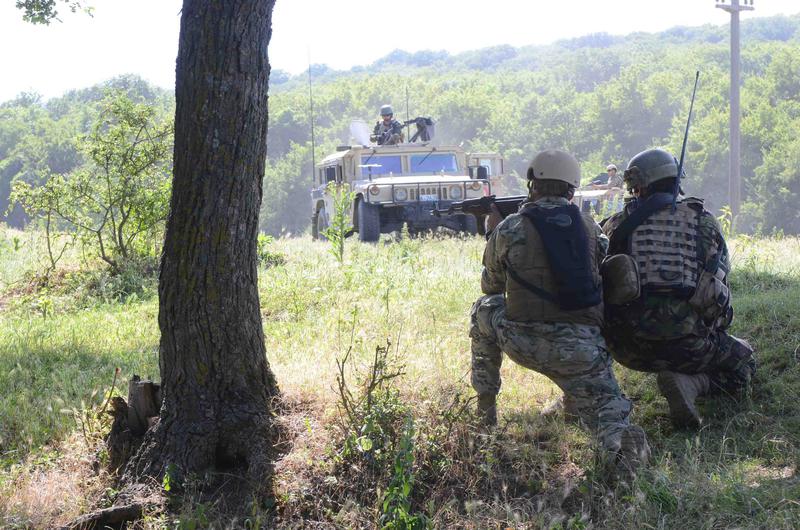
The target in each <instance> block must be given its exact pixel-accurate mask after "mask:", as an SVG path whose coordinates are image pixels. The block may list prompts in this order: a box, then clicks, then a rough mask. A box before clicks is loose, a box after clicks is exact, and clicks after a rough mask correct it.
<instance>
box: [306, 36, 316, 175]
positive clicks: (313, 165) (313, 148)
mask: <svg viewBox="0 0 800 530" xmlns="http://www.w3.org/2000/svg"><path fill="white" fill-rule="evenodd" d="M308 108H309V111H308V121H309V122H310V124H311V182H312V183H313V182H314V172H315V170H316V167H317V157H316V152H315V151H316V145H315V139H314V91H313V89H312V85H311V49H310V48H309V50H308Z"/></svg>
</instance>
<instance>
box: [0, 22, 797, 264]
mask: <svg viewBox="0 0 800 530" xmlns="http://www.w3.org/2000/svg"><path fill="white" fill-rule="evenodd" d="M742 32H743V40H744V41H745V43H746V46H745V47H744V49H743V56H742V66H743V88H742V176H743V197H742V198H743V206H742V213H741V215H740V216H739V218H738V219H737V220H736V228H737V229H738V230H740V231H745V232H752V233H767V234H769V233H773V232H776V231H782V232H784V233H791V234H797V233H800V214H798V209H797V208H796V204H797V201H798V199H800V140H798V139H797V137H796V134H794V131H796V130H800V16H794V17H772V18H765V19H753V20H749V21H746V22H745V23H744V24H743V30H742ZM728 65H729V56H728V43H727V28H726V27H725V26H704V27H700V28H674V29H672V30H669V31H667V32H662V33H658V34H632V35H628V36H625V37H614V36H609V35H603V34H598V35H590V36H587V37H582V38H579V39H572V40H570V41H562V42H558V43H555V44H552V45H548V46H530V47H522V48H513V47H511V46H499V47H492V48H486V49H482V50H477V51H471V52H465V53H462V54H458V55H450V54H447V53H446V52H437V51H424V52H417V53H408V52H403V51H395V52H393V53H391V54H389V55H387V56H386V57H384V58H383V59H381V60H379V61H376V62H375V63H374V64H372V65H368V66H364V67H356V68H353V69H351V70H349V71H345V72H342V71H334V70H331V69H330V68H328V67H326V66H324V65H313V66H312V68H311V77H312V82H313V97H314V115H313V121H314V129H315V136H316V137H315V139H314V140H315V144H316V148H315V152H314V153H313V155H314V156H315V158H316V159H317V160H320V159H321V158H322V157H323V156H324V155H325V154H327V153H329V152H330V151H332V150H333V149H335V147H336V146H337V145H341V144H343V143H349V141H350V138H349V124H350V121H351V120H352V119H364V120H366V121H368V122H371V121H372V120H373V119H375V115H376V112H377V109H378V108H379V107H380V105H381V104H383V103H387V102H390V103H392V104H393V105H394V107H395V111H396V112H397V114H398V115H399V116H398V117H400V118H405V116H406V114H408V116H409V117H412V118H413V117H415V116H431V117H433V118H434V120H436V122H437V134H438V137H437V141H438V142H441V143H449V144H456V145H463V146H464V148H465V149H467V150H491V151H499V152H500V153H502V154H503V155H504V156H505V157H506V159H507V161H508V167H509V168H511V169H512V170H513V171H514V172H516V173H517V174H519V175H524V170H525V166H526V164H527V162H528V160H529V158H530V157H531V156H532V154H533V153H535V152H537V151H538V150H540V149H542V148H545V147H554V148H561V149H565V150H568V151H570V152H572V153H574V154H575V155H576V156H577V157H578V159H579V160H580V161H581V162H582V165H583V171H584V176H585V178H586V179H587V180H588V179H590V178H592V177H594V176H595V175H596V174H597V173H599V172H601V171H602V170H603V168H605V166H606V165H607V164H609V163H615V164H617V165H618V166H620V165H622V166H624V165H625V164H626V163H627V161H628V159H629V158H630V157H632V156H633V155H634V154H636V153H637V152H639V151H641V150H643V149H646V148H648V147H652V146H663V147H666V148H668V149H670V150H672V151H673V152H676V153H677V152H678V151H679V148H680V143H681V140H682V134H683V125H684V124H685V119H686V114H687V112H688V105H689V96H690V92H691V83H692V81H693V77H694V76H693V73H694V71H695V70H698V69H699V70H700V71H701V80H700V88H699V91H698V98H697V103H696V106H695V119H694V122H693V124H692V129H691V133H690V138H689V144H688V151H687V164H686V168H687V173H688V178H687V179H686V181H685V189H686V191H687V193H689V194H693V195H699V196H702V197H705V198H706V200H707V203H708V204H709V206H710V207H711V208H712V209H714V210H716V211H720V210H721V209H722V208H723V207H724V206H725V205H727V204H728V186H727V178H728V90H729V81H728V79H729V78H728ZM270 81H271V87H270V92H271V94H270V110H271V112H270V116H269V120H270V121H269V131H270V132H269V135H268V151H267V153H268V155H267V165H266V170H265V179H264V200H263V205H262V209H261V215H260V227H261V229H262V230H263V231H265V232H267V233H270V234H272V235H297V234H301V233H304V232H305V231H306V230H307V229H308V226H309V217H310V206H309V194H308V192H309V188H310V186H311V160H312V142H311V133H310V131H311V127H310V123H311V119H312V116H311V115H310V105H309V91H308V79H307V76H306V75H299V76H294V77H292V76H289V75H288V74H286V73H285V72H280V71H275V72H273V74H272V76H271V79H270ZM112 93H113V94H116V96H113V97H117V98H120V97H124V98H126V99H127V100H128V101H129V104H130V105H145V106H148V107H150V108H152V111H151V118H152V120H153V124H154V125H153V126H154V127H155V126H158V127H169V125H168V124H169V122H170V121H171V120H172V116H173V114H174V100H173V95H172V93H171V92H170V91H166V90H162V89H159V88H156V87H153V86H150V85H149V84H148V83H146V82H145V81H143V80H142V79H140V78H138V77H136V76H131V75H128V76H122V77H119V78H115V79H112V80H110V81H108V82H106V83H103V84H101V85H98V86H95V87H91V88H88V89H84V90H76V91H72V92H70V93H67V94H65V95H64V96H62V97H60V98H54V99H51V100H49V101H42V100H41V98H40V97H39V96H37V95H36V94H20V96H18V97H17V98H15V99H14V100H11V101H7V102H5V103H3V104H2V105H0V209H2V212H3V213H4V220H6V221H7V222H8V223H9V224H11V225H14V226H23V225H24V224H25V223H27V222H28V221H29V216H30V215H31V213H36V212H35V211H33V212H32V211H30V210H32V209H31V208H28V210H29V211H27V212H26V211H25V210H24V209H23V208H22V207H21V205H20V204H19V202H18V203H17V204H12V203H11V202H10V201H9V198H10V196H11V193H12V189H13V188H14V183H15V182H17V183H27V184H28V185H30V187H31V188H32V189H35V188H37V187H41V186H42V185H44V184H45V183H46V182H48V181H49V180H50V179H51V178H52V177H53V176H55V175H57V176H60V177H61V178H62V180H66V181H69V180H70V179H72V180H75V181H77V180H79V178H81V177H80V175H83V176H84V178H85V177H86V175H96V174H97V169H98V167H100V166H99V165H98V160H96V157H93V156H92V155H91V153H90V152H88V151H87V149H88V144H87V142H88V141H90V140H91V139H92V138H94V139H95V140H97V139H98V136H97V135H98V134H101V133H102V132H103V131H107V130H109V128H111V127H112V126H113V127H117V125H114V124H118V122H117V121H113V120H112V121H108V117H109V114H108V106H109V105H110V103H109V97H112V96H110V94H112ZM407 95H408V98H407V97H406V96H407ZM118 104H119V103H118ZM140 110H141V109H140ZM142 112H143V111H142ZM104 120H105V121H104ZM117 129H119V127H117ZM123 136H124V135H123ZM123 136H120V135H117V139H118V140H119V141H123V140H125V138H123ZM126 141H130V138H127V140H126ZM169 142H171V140H169V141H168V142H167V144H168V143H169ZM170 145H171V144H170ZM162 147H163V146H162ZM162 151H163V155H164V156H163V157H162V158H163V159H162V160H161V161H160V162H159V163H155V162H154V164H155V165H154V167H159V168H163V167H165V166H168V165H169V163H170V160H169V152H168V151H169V150H168V149H161V150H159V149H155V148H153V149H151V152H158V153H161V152H162ZM148 175H149V174H148ZM140 180H142V179H140ZM167 181H168V179H161V180H159V179H155V180H154V178H150V177H148V179H144V181H143V182H144V184H143V185H149V184H147V183H149V182H152V183H154V185H156V184H155V183H156V182H158V184H157V185H158V186H162V187H161V192H160V194H159V195H158V197H154V199H157V198H163V197H164V196H166V195H164V194H165V193H168V189H167V190H165V189H163V182H167ZM18 186H19V184H18ZM162 203H163V201H162ZM33 210H36V209H35V208H34V209H33ZM40 213H41V211H40ZM148 215H150V217H151V218H153V212H150V213H148ZM155 218H158V216H157V215H155ZM144 247H147V248H149V246H148V245H144ZM110 259H114V258H113V256H110ZM107 261H108V260H107Z"/></svg>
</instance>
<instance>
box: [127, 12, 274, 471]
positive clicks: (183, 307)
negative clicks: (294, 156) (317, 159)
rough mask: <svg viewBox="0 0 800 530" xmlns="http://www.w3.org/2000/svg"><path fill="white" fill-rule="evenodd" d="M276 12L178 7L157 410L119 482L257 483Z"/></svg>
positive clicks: (266, 454)
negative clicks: (264, 219) (261, 217)
mask: <svg viewBox="0 0 800 530" xmlns="http://www.w3.org/2000/svg"><path fill="white" fill-rule="evenodd" d="M274 3H275V0H225V1H224V2H216V1H213V0H184V2H183V11H182V15H181V30H180V45H179V50H178V60H177V69H176V88H175V99H176V111H175V149H174V175H173V187H172V199H171V204H170V215H169V219H168V221H167V231H166V238H165V242H164V249H163V254H162V260H161V270H160V276H159V316H158V322H159V327H160V329H161V342H160V346H159V366H160V370H161V395H162V404H161V410H160V420H159V422H158V423H157V424H156V425H155V426H154V427H153V428H152V429H150V430H149V431H148V433H147V434H146V436H145V441H144V443H143V444H142V448H141V449H140V451H139V452H138V453H137V455H136V456H135V457H134V458H133V459H132V460H131V462H130V463H129V465H128V468H127V470H126V479H127V480H128V481H131V480H141V479H142V478H144V477H155V478H156V479H160V478H161V477H163V476H164V473H165V470H166V469H167V466H170V475H171V479H174V478H175V477H173V476H172V473H173V471H172V470H175V472H176V473H177V474H178V476H185V475H187V474H190V473H192V474H197V475H200V476H201V474H202V473H203V472H205V471H207V470H214V469H216V470H233V469H236V470H242V471H244V470H246V472H247V474H248V475H249V476H250V478H251V479H254V480H255V481H257V482H258V483H260V484H269V477H270V476H271V465H270V462H271V453H272V451H271V446H272V433H273V431H274V426H273V419H272V418H273V413H272V406H273V405H272V398H274V397H276V396H277V395H278V387H277V384H276V381H275V378H274V376H273V374H272V371H271V370H270V367H269V364H268V362H267V357H266V352H265V347H264V336H263V328H262V323H261V314H260V310H259V300H258V291H257V279H256V271H257V260H256V238H257V233H258V212H259V207H260V204H261V194H262V189H261V186H262V178H263V175H264V166H265V161H266V145H267V81H268V78H269V69H270V67H269V62H268V58H267V45H268V43H269V40H270V36H271V33H272V27H271V17H272V8H273V5H274Z"/></svg>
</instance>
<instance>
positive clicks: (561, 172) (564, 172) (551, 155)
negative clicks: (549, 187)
mask: <svg viewBox="0 0 800 530" xmlns="http://www.w3.org/2000/svg"><path fill="white" fill-rule="evenodd" d="M534 179H535V180H560V181H561V182H566V183H567V184H569V185H570V186H573V187H575V188H577V187H578V186H580V184H581V166H580V164H578V161H577V160H576V159H575V157H574V156H572V155H571V154H569V153H567V152H566V151H560V150H558V149H546V150H545V151H542V152H541V153H539V154H537V155H536V156H535V157H533V160H531V163H530V165H529V166H528V180H534Z"/></svg>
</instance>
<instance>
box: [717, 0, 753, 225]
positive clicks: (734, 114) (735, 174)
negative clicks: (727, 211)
mask: <svg viewBox="0 0 800 530" xmlns="http://www.w3.org/2000/svg"><path fill="white" fill-rule="evenodd" d="M716 2H717V7H718V8H720V9H722V10H724V11H727V12H728V13H730V14H731V141H730V177H729V178H730V180H729V183H728V191H729V195H730V201H731V214H732V215H733V218H734V219H736V216H738V215H739V206H740V205H741V202H742V170H741V161H740V159H741V131H740V129H739V121H740V117H741V110H740V108H739V84H740V82H741V81H740V78H741V72H740V70H741V65H742V61H741V57H740V54H739V12H741V11H752V10H753V9H755V8H754V7H753V0H730V1H729V2H726V0H716Z"/></svg>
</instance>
